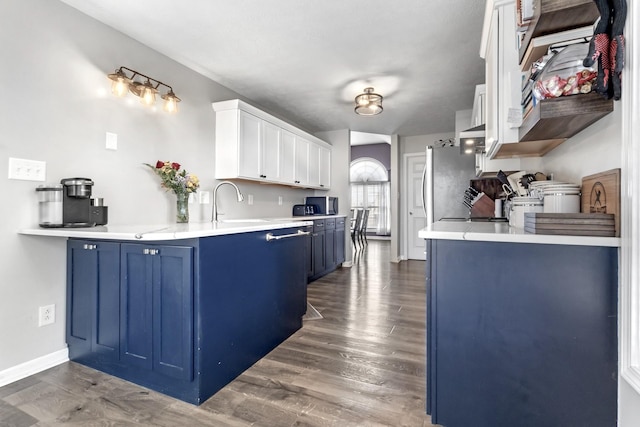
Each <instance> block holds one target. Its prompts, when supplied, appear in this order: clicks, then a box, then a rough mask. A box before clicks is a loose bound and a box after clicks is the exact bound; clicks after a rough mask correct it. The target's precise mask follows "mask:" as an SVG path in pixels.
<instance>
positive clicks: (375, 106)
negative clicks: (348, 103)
mask: <svg viewBox="0 0 640 427" xmlns="http://www.w3.org/2000/svg"><path fill="white" fill-rule="evenodd" d="M355 112H356V114H359V115H361V116H375V115H376V114H380V113H382V95H378V94H377V93H373V88H372V87H368V88H366V89H365V90H364V93H361V94H360V95H358V96H356V107H355Z"/></svg>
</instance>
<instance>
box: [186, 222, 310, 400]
mask: <svg viewBox="0 0 640 427" xmlns="http://www.w3.org/2000/svg"><path fill="white" fill-rule="evenodd" d="M296 231H297V229H285V230H274V231H273V233H274V234H279V235H284V234H292V233H295V232H296ZM266 233H267V232H255V233H243V234H236V235H230V236H219V237H216V238H215V239H201V241H200V252H199V259H198V262H199V264H200V268H199V273H200V278H199V279H200V280H199V283H200V286H199V288H198V293H197V298H196V305H197V307H198V308H197V313H198V317H197V324H198V325H200V332H201V335H200V341H199V345H200V346H201V355H202V360H201V369H200V371H201V391H202V394H203V396H210V395H211V394H213V393H215V392H216V391H218V390H219V389H220V388H221V387H223V386H224V385H226V384H227V383H228V382H229V381H231V380H232V379H234V378H235V377H236V376H238V375H239V374H240V373H241V372H243V371H244V370H245V369H247V368H248V367H249V366H251V365H252V364H253V363H255V362H256V361H257V360H259V359H260V358H261V357H263V356H264V355H266V354H267V353H268V352H269V351H271V350H272V349H273V348H275V346H277V345H278V344H279V343H281V342H282V341H284V340H285V339H286V338H287V337H288V336H289V335H291V334H292V333H293V332H295V331H296V330H298V329H299V328H300V327H301V326H302V315H303V313H304V309H305V308H306V303H305V293H306V268H305V266H306V263H305V250H304V247H305V244H306V237H304V236H300V237H292V238H288V239H282V240H277V241H271V242H267V241H266Z"/></svg>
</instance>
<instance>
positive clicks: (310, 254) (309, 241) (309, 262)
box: [305, 227, 315, 279]
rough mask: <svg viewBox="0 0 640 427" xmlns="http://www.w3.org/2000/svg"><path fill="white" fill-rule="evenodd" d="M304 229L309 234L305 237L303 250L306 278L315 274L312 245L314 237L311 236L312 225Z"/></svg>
mask: <svg viewBox="0 0 640 427" xmlns="http://www.w3.org/2000/svg"><path fill="white" fill-rule="evenodd" d="M305 231H308V232H309V233H310V234H309V235H308V236H306V237H305V239H306V242H305V251H306V255H307V256H306V262H307V279H308V278H309V277H312V276H313V275H314V274H315V269H314V266H313V264H314V257H313V246H314V238H313V227H307V229H306V230H305Z"/></svg>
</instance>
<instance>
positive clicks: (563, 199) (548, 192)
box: [544, 186, 580, 213]
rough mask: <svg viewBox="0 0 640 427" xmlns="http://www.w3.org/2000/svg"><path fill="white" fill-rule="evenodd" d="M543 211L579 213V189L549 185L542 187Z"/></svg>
mask: <svg viewBox="0 0 640 427" xmlns="http://www.w3.org/2000/svg"><path fill="white" fill-rule="evenodd" d="M544 212H545V213H579V212H580V189H579V188H577V187H567V186H549V187H545V189H544Z"/></svg>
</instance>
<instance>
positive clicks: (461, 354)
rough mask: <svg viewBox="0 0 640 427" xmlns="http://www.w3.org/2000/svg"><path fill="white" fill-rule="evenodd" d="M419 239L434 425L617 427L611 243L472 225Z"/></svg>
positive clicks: (444, 225) (444, 226)
mask: <svg viewBox="0 0 640 427" xmlns="http://www.w3.org/2000/svg"><path fill="white" fill-rule="evenodd" d="M420 237H423V238H425V239H426V246H427V263H426V285H427V295H428V299H427V301H428V302H427V304H428V306H427V412H428V413H429V414H431V419H432V422H433V423H434V424H435V423H437V424H441V425H443V426H445V427H467V426H471V425H473V426H518V427H524V426H536V427H539V426H581V427H584V426H614V425H616V408H617V404H616V400H617V359H618V358H617V354H618V351H617V295H618V293H617V289H618V247H619V245H620V240H619V239H617V238H601V237H583V236H581V237H574V236H544V235H533V234H526V233H524V232H523V231H522V230H518V229H514V228H509V226H508V225H506V224H501V223H470V222H460V223H452V222H438V223H435V224H433V225H432V226H430V227H428V228H425V229H424V230H422V231H421V232H420Z"/></svg>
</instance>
